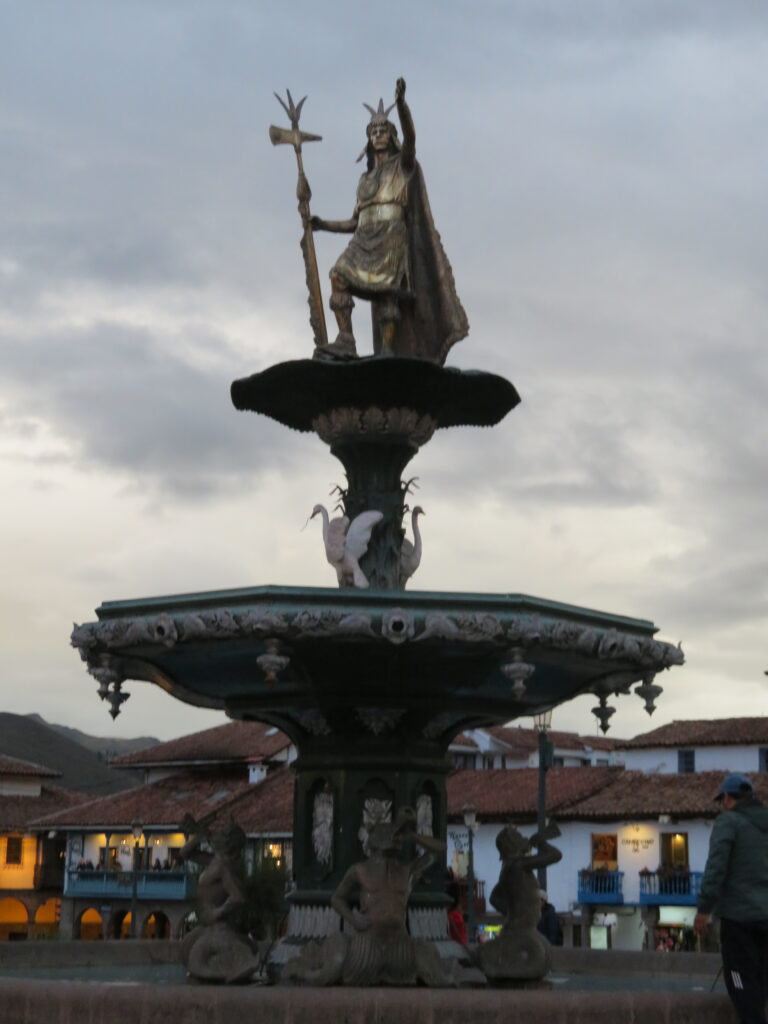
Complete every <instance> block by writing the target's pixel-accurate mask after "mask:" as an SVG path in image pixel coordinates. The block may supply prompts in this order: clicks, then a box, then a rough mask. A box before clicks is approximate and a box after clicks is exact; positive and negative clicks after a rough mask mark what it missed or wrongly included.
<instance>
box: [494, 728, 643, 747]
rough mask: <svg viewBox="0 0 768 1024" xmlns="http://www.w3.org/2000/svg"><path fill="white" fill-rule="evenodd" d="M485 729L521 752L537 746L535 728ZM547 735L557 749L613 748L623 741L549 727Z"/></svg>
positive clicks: (499, 740) (498, 739)
mask: <svg viewBox="0 0 768 1024" xmlns="http://www.w3.org/2000/svg"><path fill="white" fill-rule="evenodd" d="M485 731H486V732H487V733H488V734H489V735H490V736H493V738H494V739H495V740H497V741H498V742H500V743H505V744H507V745H508V746H509V747H512V748H514V749H515V750H519V751H521V752H528V753H530V752H531V751H533V750H536V749H537V748H538V743H539V734H538V732H537V730H536V729H526V728H523V727H522V726H509V725H497V726H493V727H491V728H490V729H486V730H485ZM547 735H548V737H549V739H550V740H551V742H552V743H554V745H555V747H556V748H557V749H558V750H584V751H586V750H590V749H591V750H613V749H614V748H615V747H616V745H617V744H619V743H622V742H623V741H622V740H617V739H608V738H607V737H606V736H580V735H579V734H578V733H575V732H561V731H558V730H557V729H550V730H549V732H548V733H547Z"/></svg>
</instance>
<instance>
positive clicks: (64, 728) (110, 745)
mask: <svg viewBox="0 0 768 1024" xmlns="http://www.w3.org/2000/svg"><path fill="white" fill-rule="evenodd" d="M24 717H25V718H30V719H31V720H32V721H33V722H39V723H40V724H41V725H45V726H47V727H48V728H49V729H55V730H56V732H58V733H60V734H61V735H62V736H66V737H67V739H70V740H74V742H75V743H79V744H80V746H82V747H85V748H86V749H87V750H92V751H93V753H94V754H97V755H98V756H99V757H100V758H101V760H102V761H110V760H111V759H112V758H113V757H122V756H123V754H132V753H133V752H134V751H135V750H146V749H147V747H154V746H155V745H156V744H157V743H159V742H160V740H159V739H157V738H156V737H155V736H138V737H137V738H136V739H128V740H121V739H115V737H114V736H90V735H89V734H88V733H87V732H81V731H80V730H79V729H73V728H72V727H71V726H69V725H56V723H55V722H46V720H45V719H44V718H43V717H42V715H37V714H32V715H25V716H24Z"/></svg>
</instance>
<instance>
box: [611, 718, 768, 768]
mask: <svg viewBox="0 0 768 1024" xmlns="http://www.w3.org/2000/svg"><path fill="white" fill-rule="evenodd" d="M616 752H617V754H619V755H620V756H621V757H622V758H623V760H624V762H625V764H626V766H627V768H636V769H638V771H641V772H651V773H656V772H662V773H670V772H671V773H673V774H685V773H687V772H708V771H724V772H765V771H768V718H716V719H713V720H690V721H688V720H685V721H682V722H670V723H669V724H668V725H662V726H660V727H659V728H658V729H653V730H652V731H651V732H646V733H643V734H642V735H641V736H636V737H635V738H634V739H632V740H619V741H618V743H617V744H616Z"/></svg>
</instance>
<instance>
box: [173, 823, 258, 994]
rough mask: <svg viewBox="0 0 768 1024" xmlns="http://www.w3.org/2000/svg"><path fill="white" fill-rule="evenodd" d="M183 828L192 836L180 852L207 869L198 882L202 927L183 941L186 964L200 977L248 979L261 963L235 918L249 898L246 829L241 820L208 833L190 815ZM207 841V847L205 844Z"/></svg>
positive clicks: (210, 978) (182, 956)
mask: <svg viewBox="0 0 768 1024" xmlns="http://www.w3.org/2000/svg"><path fill="white" fill-rule="evenodd" d="M181 828H182V829H183V830H184V832H185V833H186V834H187V835H189V839H188V840H187V841H186V843H185V844H184V846H182V848H181V851H180V853H181V857H182V859H183V860H190V861H192V862H193V863H195V864H198V865H199V866H200V868H201V869H202V870H201V872H200V875H199V877H198V881H197V904H196V911H197V926H196V927H195V928H194V929H193V930H192V931H191V932H190V933H189V934H188V935H187V936H186V937H185V939H184V942H183V943H182V950H181V959H182V963H183V964H184V966H185V967H186V969H187V973H188V974H189V976H190V978H194V979H196V980H197V981H206V982H215V981H218V982H227V983H229V984H232V983H235V982H244V981H249V980H251V978H252V977H253V975H254V974H255V973H257V972H258V971H259V968H260V963H259V960H258V957H257V956H256V954H255V952H254V950H253V948H252V946H251V944H250V942H249V941H248V937H247V936H246V935H244V934H242V933H241V932H240V931H239V930H238V928H237V920H236V919H237V915H238V914H239V912H240V910H241V909H242V907H243V905H244V903H245V895H244V891H243V879H242V856H243V848H244V846H245V833H244V832H243V830H242V829H241V828H240V827H239V826H237V825H229V826H227V827H225V828H224V829H221V830H219V831H213V832H209V831H208V830H207V829H206V828H204V827H203V826H202V825H200V824H199V823H198V822H197V821H195V819H194V818H193V817H191V815H186V816H185V817H184V820H183V821H182V822H181ZM203 843H205V844H206V846H208V849H203V848H202V844H203Z"/></svg>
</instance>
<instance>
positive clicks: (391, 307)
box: [379, 295, 400, 356]
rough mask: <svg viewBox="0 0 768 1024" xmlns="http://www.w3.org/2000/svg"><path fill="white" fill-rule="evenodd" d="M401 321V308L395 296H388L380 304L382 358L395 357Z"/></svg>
mask: <svg viewBox="0 0 768 1024" xmlns="http://www.w3.org/2000/svg"><path fill="white" fill-rule="evenodd" d="M399 319H400V307H399V306H398V304H397V299H396V298H395V296H394V295H387V297H386V298H385V299H383V300H382V301H381V302H380V303H379V322H380V324H381V351H380V353H379V354H380V355H382V356H393V355H394V354H395V352H394V348H393V345H394V342H395V329H396V327H397V322H398V320H399Z"/></svg>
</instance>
